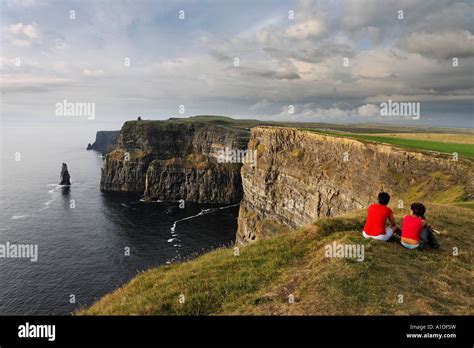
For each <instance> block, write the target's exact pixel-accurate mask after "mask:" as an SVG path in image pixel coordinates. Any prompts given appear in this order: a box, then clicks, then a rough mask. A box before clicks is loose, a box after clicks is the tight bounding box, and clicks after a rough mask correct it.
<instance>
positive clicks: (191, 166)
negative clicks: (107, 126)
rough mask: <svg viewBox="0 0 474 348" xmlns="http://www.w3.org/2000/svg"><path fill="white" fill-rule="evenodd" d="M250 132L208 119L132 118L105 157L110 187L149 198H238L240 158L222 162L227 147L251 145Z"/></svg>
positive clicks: (206, 200)
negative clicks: (180, 120) (113, 148)
mask: <svg viewBox="0 0 474 348" xmlns="http://www.w3.org/2000/svg"><path fill="white" fill-rule="evenodd" d="M248 137H249V132H248V131H245V130H241V129H234V128H232V127H226V126H219V125H214V124H207V123H205V122H178V121H128V122H126V123H125V124H124V125H123V127H122V129H121V131H120V135H119V137H118V142H117V148H116V149H115V150H114V151H112V152H111V153H109V154H108V155H107V156H106V157H105V160H104V165H103V168H102V176H101V183H100V187H101V189H102V190H104V191H126V192H135V193H140V194H143V195H144V196H145V198H146V199H159V200H164V201H166V200H180V199H183V200H185V201H192V202H199V203H220V204H228V203H229V204H230V203H238V202H240V200H241V199H242V185H241V178H240V167H241V164H240V163H218V155H219V153H220V151H223V149H225V148H231V149H237V150H242V149H245V148H246V147H247V141H248Z"/></svg>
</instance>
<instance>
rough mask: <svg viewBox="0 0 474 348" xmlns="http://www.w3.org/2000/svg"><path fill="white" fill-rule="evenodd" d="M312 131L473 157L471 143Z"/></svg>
mask: <svg viewBox="0 0 474 348" xmlns="http://www.w3.org/2000/svg"><path fill="white" fill-rule="evenodd" d="M311 131H312V132H317V133H323V134H331V135H335V136H338V137H347V138H352V139H357V140H362V141H374V142H379V143H386V144H391V145H395V146H399V147H404V148H410V149H419V150H425V151H436V152H441V153H445V154H449V155H452V154H453V153H454V152H457V153H458V154H459V156H463V157H467V158H470V159H474V145H472V144H461V143H451V142H441V141H426V140H418V139H407V138H403V137H393V136H380V135H366V134H353V133H339V132H333V131H320V130H311Z"/></svg>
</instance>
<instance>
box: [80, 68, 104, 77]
mask: <svg viewBox="0 0 474 348" xmlns="http://www.w3.org/2000/svg"><path fill="white" fill-rule="evenodd" d="M82 74H83V75H84V76H89V77H99V76H103V75H104V70H102V69H82Z"/></svg>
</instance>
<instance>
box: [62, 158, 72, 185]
mask: <svg viewBox="0 0 474 348" xmlns="http://www.w3.org/2000/svg"><path fill="white" fill-rule="evenodd" d="M70 178H71V177H70V175H69V172H68V171H67V164H66V163H63V166H62V167H61V182H60V183H59V185H67V186H70V185H71V181H70Z"/></svg>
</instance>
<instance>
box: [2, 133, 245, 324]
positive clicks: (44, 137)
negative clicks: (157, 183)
mask: <svg viewBox="0 0 474 348" xmlns="http://www.w3.org/2000/svg"><path fill="white" fill-rule="evenodd" d="M95 130H98V129H94V130H91V129H90V128H88V129H81V128H77V129H72V130H71V128H70V127H69V128H64V127H17V128H14V127H11V128H9V127H2V129H1V132H0V135H1V168H0V169H1V170H0V315H69V314H71V313H73V312H74V310H76V309H78V308H81V307H83V306H88V305H90V304H91V303H93V302H94V301H95V300H96V299H98V298H100V297H101V296H103V295H105V294H107V293H109V292H111V291H113V290H114V289H116V288H118V287H120V286H121V285H123V284H124V283H126V282H127V281H129V280H130V279H131V278H133V277H134V276H135V275H136V274H137V273H139V272H142V271H144V270H146V269H149V268H151V267H155V266H159V265H162V264H166V263H171V262H179V261H180V260H184V259H187V258H189V257H193V256H195V255H198V254H200V253H203V252H206V251H209V250H212V249H213V248H216V247H220V246H223V245H230V244H231V243H232V241H233V240H234V238H235V231H236V229H237V214H238V206H229V207H224V206H216V205H209V204H192V203H186V204H185V206H184V208H182V207H180V204H179V202H168V203H165V202H152V203H145V202H143V201H142V200H141V197H140V195H134V194H127V193H116V192H101V191H100V189H99V182H100V170H101V165H102V158H101V156H100V154H99V153H97V152H95V151H87V150H86V149H85V148H86V145H87V143H88V142H93V139H94V136H95ZM63 162H65V163H67V165H68V169H69V173H70V175H71V182H72V186H70V187H69V188H68V187H62V186H60V185H58V184H59V174H60V170H61V164H62V163H63ZM173 225H174V226H175V227H174V232H173V231H172V228H173ZM20 245H26V246H31V247H32V248H31V250H33V246H36V247H37V260H36V261H32V257H29V258H27V257H23V258H22V257H14V256H12V255H11V253H10V254H9V255H6V253H5V252H4V253H3V257H2V253H1V251H2V247H3V248H4V249H3V250H4V251H5V250H6V249H8V250H10V248H13V247H17V248H18V247H20ZM28 250H30V249H28ZM25 255H26V254H25ZM6 256H9V257H6ZM30 256H31V255H30Z"/></svg>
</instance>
